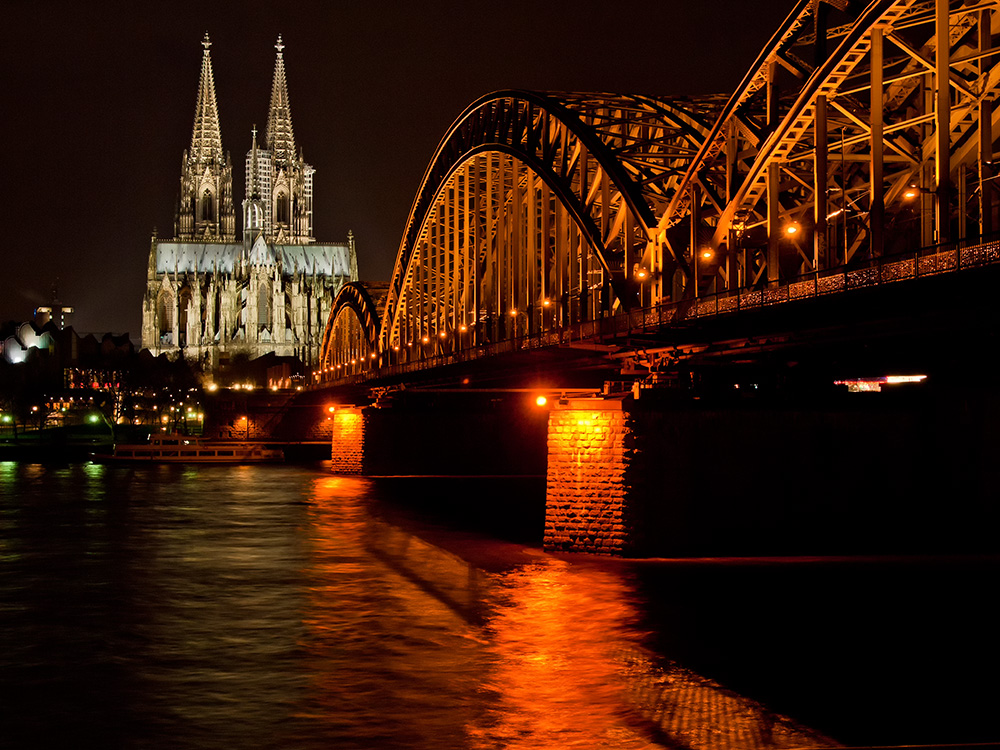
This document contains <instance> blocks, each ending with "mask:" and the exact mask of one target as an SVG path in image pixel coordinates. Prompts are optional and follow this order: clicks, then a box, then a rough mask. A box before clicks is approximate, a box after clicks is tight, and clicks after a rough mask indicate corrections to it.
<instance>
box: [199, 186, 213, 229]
mask: <svg viewBox="0 0 1000 750" xmlns="http://www.w3.org/2000/svg"><path fill="white" fill-rule="evenodd" d="M213 208H214V207H213V205H212V191H211V190H207V189H206V190H205V192H204V193H202V196H201V220H202V221H212V220H213V219H214V218H215V212H214V211H213Z"/></svg>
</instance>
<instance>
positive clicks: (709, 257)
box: [701, 247, 715, 260]
mask: <svg viewBox="0 0 1000 750" xmlns="http://www.w3.org/2000/svg"><path fill="white" fill-rule="evenodd" d="M714 255H715V253H713V252H712V249H711V248H708V247H706V248H705V249H704V250H702V251H701V257H702V258H703V259H704V260H712V257H713V256H714Z"/></svg>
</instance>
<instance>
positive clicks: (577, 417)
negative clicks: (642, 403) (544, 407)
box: [544, 398, 632, 555]
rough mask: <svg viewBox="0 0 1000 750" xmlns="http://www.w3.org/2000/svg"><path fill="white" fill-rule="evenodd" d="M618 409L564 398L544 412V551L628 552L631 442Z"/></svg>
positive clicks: (616, 402)
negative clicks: (545, 436)
mask: <svg viewBox="0 0 1000 750" xmlns="http://www.w3.org/2000/svg"><path fill="white" fill-rule="evenodd" d="M622 405H623V400H622V399H620V398H616V399H600V398H585V399H583V398H581V399H569V400H567V401H565V402H564V403H559V404H557V405H556V406H554V407H553V409H552V411H551V412H550V413H549V427H548V466H547V473H546V488H545V538H544V546H545V548H546V549H549V550H562V551H566V552H595V553H600V554H615V555H620V554H624V553H626V552H627V551H628V548H629V546H630V542H631V541H632V540H631V534H630V531H629V513H628V510H629V508H628V501H629V491H628V489H629V488H628V485H627V483H626V469H627V464H628V461H629V458H630V450H631V441H630V439H629V438H630V429H629V426H628V415H627V413H626V412H625V411H624V410H623V408H622Z"/></svg>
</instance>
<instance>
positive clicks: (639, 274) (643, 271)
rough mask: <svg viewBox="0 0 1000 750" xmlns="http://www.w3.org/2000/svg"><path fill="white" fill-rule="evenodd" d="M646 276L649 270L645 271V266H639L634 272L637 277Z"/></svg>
mask: <svg viewBox="0 0 1000 750" xmlns="http://www.w3.org/2000/svg"><path fill="white" fill-rule="evenodd" d="M647 276H649V271H647V270H646V269H645V268H640V269H639V270H638V271H636V272H635V277H636V278H637V279H644V278H646V277H647Z"/></svg>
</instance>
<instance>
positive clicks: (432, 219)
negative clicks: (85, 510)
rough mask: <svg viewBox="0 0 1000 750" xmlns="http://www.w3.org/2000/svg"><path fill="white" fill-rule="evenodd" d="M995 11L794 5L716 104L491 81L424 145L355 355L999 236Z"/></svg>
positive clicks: (524, 331) (502, 335)
mask: <svg viewBox="0 0 1000 750" xmlns="http://www.w3.org/2000/svg"><path fill="white" fill-rule="evenodd" d="M998 10H1000V0H980V1H978V2H976V1H975V0H973V1H971V2H969V1H966V0H877V1H875V2H868V3H861V2H854V1H852V0H801V1H800V2H798V3H797V5H796V6H795V8H794V9H793V10H792V12H791V13H790V14H789V16H788V17H787V18H786V19H785V21H784V22H783V23H782V25H781V27H780V28H779V29H778V30H777V31H776V33H775V34H774V36H773V37H772V39H771V40H770V42H769V43H768V45H767V46H766V47H765V49H764V50H763V51H762V52H761V53H760V55H759V56H758V58H757V59H756V60H755V61H754V63H753V65H752V66H751V68H750V70H749V72H748V73H747V75H746V76H745V77H744V79H743V81H742V82H741V84H740V85H739V87H738V88H737V89H736V91H735V92H734V93H733V94H732V95H731V96H730V97H728V99H727V98H726V97H702V98H685V99H672V100H656V99H651V98H647V97H641V96H620V95H613V94H567V93H541V92H527V91H501V92H497V93H494V94H491V95H488V96H485V97H483V98H482V99H480V100H478V101H476V102H474V103H473V104H472V105H471V106H470V107H469V108H468V109H467V110H466V111H465V112H464V113H463V114H462V115H461V116H460V117H459V118H458V120H457V121H456V122H455V123H454V124H453V125H452V127H451V128H450V129H449V131H448V132H447V133H446V134H445V136H444V138H443V140H442V141H441V143H440V145H439V146H438V149H437V151H436V152H435V154H434V156H433V158H432V159H431V162H430V164H429V166H428V168H427V171H426V173H425V175H424V178H423V181H422V183H421V185H420V189H419V190H418V192H417V195H416V197H415V199H414V203H413V207H412V209H411V212H410V217H409V220H408V223H407V226H406V230H405V233H404V235H403V238H402V240H401V243H400V249H399V253H398V256H397V261H396V266H395V269H394V271H393V276H392V280H391V282H390V286H389V293H388V299H387V304H386V307H385V311H384V314H383V315H382V317H381V320H380V321H379V324H378V325H377V326H376V325H374V324H373V323H372V321H371V320H368V321H367V322H366V321H363V320H362V321H360V323H359V325H360V326H361V328H362V329H363V332H364V336H363V337H362V338H364V340H365V342H366V345H367V346H370V347H371V348H370V349H367V350H365V353H364V354H361V355H360V358H361V359H364V357H367V360H365V361H368V362H369V363H374V362H375V361H377V362H378V363H379V364H381V365H389V364H397V363H405V362H412V361H414V360H418V359H422V358H424V357H427V356H430V355H434V354H447V353H451V352H455V351H458V350H462V349H468V348H473V347H483V346H489V345H492V344H496V343H497V342H501V341H508V340H518V339H521V338H525V337H531V336H537V335H545V333H546V332H548V331H558V330H562V329H565V328H566V327H569V326H574V325H579V324H581V323H585V322H587V321H596V320H599V319H602V318H609V317H616V316H621V315H625V314H627V313H628V312H629V311H630V310H635V309H637V308H644V309H651V308H657V307H663V306H667V305H677V304H678V303H681V302H683V301H685V300H689V301H691V302H692V303H693V304H696V303H697V298H699V297H703V296H706V295H718V294H720V293H724V292H733V293H735V294H737V295H738V294H740V293H741V290H743V291H745V290H748V289H762V288H773V287H780V286H781V285H787V284H790V283H800V282H801V280H802V279H803V278H809V277H810V275H812V276H813V277H816V276H817V275H818V274H821V273H823V272H826V271H829V270H830V269H835V268H850V267H851V266H852V265H857V264H862V263H870V262H873V261H878V260H880V259H882V258H883V257H885V256H891V255H893V254H895V253H897V252H901V251H903V250H913V249H914V248H918V247H922V246H930V245H935V244H940V245H947V244H948V243H951V242H954V241H956V240H961V241H969V240H970V239H975V238H982V237H986V236H987V235H990V234H991V232H993V231H994V227H996V226H997V216H996V212H997V208H996V200H995V197H994V192H995V186H994V180H995V178H996V177H997V176H998V175H1000V172H998V171H997V165H996V163H995V159H994V134H995V132H996V121H997V119H998V117H1000V108H995V107H994V101H995V99H996V97H997V95H998V93H1000V87H998V85H997V84H998V79H1000V49H997V48H994V46H993V43H994V42H993V40H994V36H995V35H996V34H997V32H998V28H997V27H998V26H1000V13H998V12H997V11H998ZM338 308H339V309H340V310H352V311H356V310H355V307H352V306H350V305H347V306H339V305H338ZM335 314H336V310H335ZM359 320H360V319H359ZM331 321H333V318H332V317H331ZM328 330H329V327H328ZM334 340H342V339H336V337H334V338H331V339H330V341H331V342H333V341H334ZM343 340H345V341H346V339H343ZM356 343H357V342H355V343H352V344H351V346H354V347H355V349H352V350H348V349H345V350H343V351H338V350H337V349H336V347H333V346H331V347H330V348H328V347H326V346H324V355H323V357H324V359H323V362H324V365H325V366H326V367H327V369H328V370H329V369H332V368H334V367H335V366H336V365H342V366H344V370H343V372H345V373H346V372H347V371H348V369H347V368H346V364H347V363H348V362H349V361H350V359H353V360H354V361H355V365H356V364H357V362H358V361H359V354H358V352H357V351H356V349H357V347H356V346H355V344H356ZM372 354H374V355H375V357H374V358H373V357H372V356H371V355H372ZM351 369H356V367H354V368H351Z"/></svg>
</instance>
